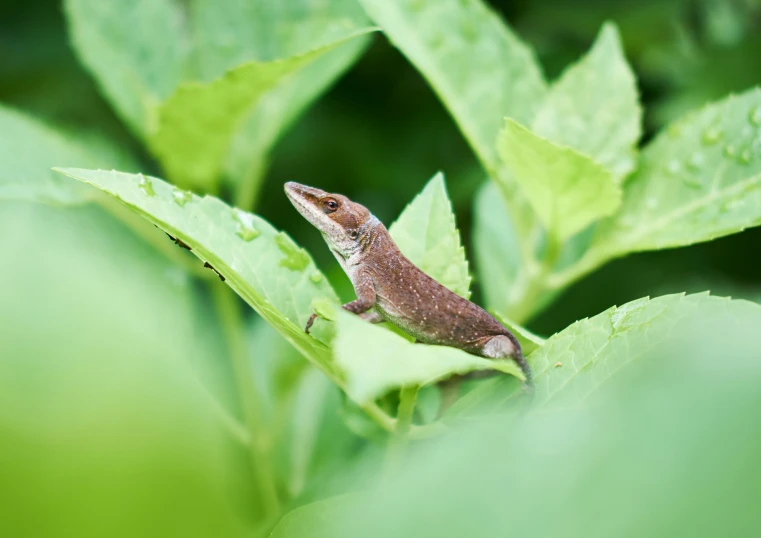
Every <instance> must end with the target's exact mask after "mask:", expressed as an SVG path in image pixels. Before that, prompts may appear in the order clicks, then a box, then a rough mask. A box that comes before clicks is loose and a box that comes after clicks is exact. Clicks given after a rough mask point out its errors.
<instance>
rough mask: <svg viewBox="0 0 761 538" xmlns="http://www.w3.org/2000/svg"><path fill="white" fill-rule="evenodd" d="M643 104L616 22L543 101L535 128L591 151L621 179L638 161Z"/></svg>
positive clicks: (606, 27) (586, 152) (562, 142)
mask: <svg viewBox="0 0 761 538" xmlns="http://www.w3.org/2000/svg"><path fill="white" fill-rule="evenodd" d="M641 115H642V110H641V108H640V106H639V104H638V99H637V86H636V80H635V78H634V74H633V73H632V71H631V68H630V67H629V65H628V64H627V63H626V58H625V57H624V53H623V50H622V47H621V40H620V38H619V35H618V31H617V30H616V27H615V25H613V24H610V23H607V24H605V25H603V27H602V30H600V34H599V35H598V36H597V40H596V41H595V43H594V45H593V46H592V49H591V50H590V51H589V52H588V53H587V54H586V56H584V57H583V58H582V59H581V60H580V61H579V62H578V63H576V64H574V65H572V66H570V67H569V68H567V69H566V70H565V71H564V73H563V74H562V76H561V77H560V78H559V79H558V81H557V82H555V83H554V84H553V85H552V86H551V87H550V91H549V93H548V94H547V98H546V99H545V101H544V102H543V103H542V106H541V107H540V109H539V112H538V113H537V115H536V118H535V119H534V121H533V123H532V124H531V125H532V130H533V131H534V132H535V133H536V134H538V135H540V136H543V137H544V138H547V139H548V140H550V141H552V142H554V143H555V144H558V145H561V146H569V147H571V148H573V149H575V150H576V151H578V152H579V153H582V154H583V155H585V156H587V157H590V158H591V159H593V160H594V161H596V162H597V163H599V164H601V165H602V166H603V167H605V168H607V169H608V170H610V171H611V172H612V173H613V177H614V179H616V180H621V179H622V178H623V177H624V176H626V175H627V174H629V172H631V171H632V170H633V169H634V167H635V164H636V157H637V151H636V145H637V141H638V140H639V137H640V134H641V133H640V124H641V121H642V118H641Z"/></svg>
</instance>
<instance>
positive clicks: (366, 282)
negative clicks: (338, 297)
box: [304, 272, 383, 334]
mask: <svg viewBox="0 0 761 538" xmlns="http://www.w3.org/2000/svg"><path fill="white" fill-rule="evenodd" d="M354 292H355V293H356V294H357V298H356V300H354V301H351V302H350V303H346V304H345V305H343V308H344V309H346V310H348V311H349V312H351V313H352V314H357V315H358V316H359V317H361V318H362V319H366V320H368V321H369V322H370V323H379V322H381V321H383V320H382V319H381V318H380V316H379V315H378V319H377V321H376V319H375V317H374V316H373V314H376V315H377V313H376V312H368V310H370V309H371V308H372V307H373V306H375V285H374V284H373V280H372V278H371V277H370V276H368V275H367V273H365V272H361V273H359V274H358V275H357V277H356V279H355V281H354ZM315 319H317V312H315V313H314V314H312V315H311V316H309V320H308V321H307V326H306V327H305V328H304V332H306V333H307V334H309V329H311V328H312V324H313V323H314V320H315Z"/></svg>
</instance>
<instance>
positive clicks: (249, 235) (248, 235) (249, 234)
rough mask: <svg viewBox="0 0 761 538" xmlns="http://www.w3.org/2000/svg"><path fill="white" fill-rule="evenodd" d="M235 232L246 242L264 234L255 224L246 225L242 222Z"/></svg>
mask: <svg viewBox="0 0 761 538" xmlns="http://www.w3.org/2000/svg"><path fill="white" fill-rule="evenodd" d="M235 233H236V234H237V235H238V237H240V238H241V239H243V240H244V241H246V242H248V241H251V240H253V239H256V238H257V237H259V236H260V235H262V232H261V231H260V230H258V229H256V228H254V227H253V226H246V225H245V224H243V223H242V222H239V223H238V227H237V229H236V230H235Z"/></svg>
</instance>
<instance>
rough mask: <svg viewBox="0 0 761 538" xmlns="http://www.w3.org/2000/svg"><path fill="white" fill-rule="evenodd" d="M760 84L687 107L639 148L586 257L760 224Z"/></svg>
mask: <svg viewBox="0 0 761 538" xmlns="http://www.w3.org/2000/svg"><path fill="white" fill-rule="evenodd" d="M760 133H761V90H759V89H754V90H750V91H748V92H745V93H743V94H741V95H738V96H734V97H730V98H728V99H725V100H723V101H720V102H718V103H714V104H711V105H709V106H706V107H705V108H702V109H700V110H697V111H695V112H693V113H691V114H688V115H687V116H686V117H685V118H683V119H681V120H679V121H677V122H675V123H673V124H672V125H670V126H669V127H668V128H667V129H666V130H665V132H663V133H661V134H660V135H658V137H657V138H656V139H655V140H654V141H653V142H651V143H650V144H649V145H648V146H647V147H646V148H645V150H644V151H643V152H642V159H641V163H640V167H639V170H638V171H637V173H636V174H635V175H634V176H633V177H632V178H631V179H630V180H629V181H628V182H627V184H626V192H625V195H624V201H623V204H622V206H621V210H620V211H619V212H618V213H617V214H616V215H615V217H612V218H610V219H608V220H606V221H604V222H603V223H601V225H600V230H599V234H598V237H597V238H596V244H595V245H593V247H592V250H591V251H590V252H588V258H587V261H589V262H591V261H595V262H596V263H599V261H601V260H603V259H607V258H609V257H613V256H618V255H622V254H625V253H628V252H635V251H643V250H653V249H662V248H670V247H679V246H685V245H690V244H693V243H698V242H701V241H708V240H711V239H714V238H716V237H721V236H723V235H729V234H732V233H736V232H739V231H741V230H743V229H745V228H748V227H751V226H758V225H759V224H761V155H759V153H758V143H759V135H760Z"/></svg>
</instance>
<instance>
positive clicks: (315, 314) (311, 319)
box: [304, 312, 317, 334]
mask: <svg viewBox="0 0 761 538" xmlns="http://www.w3.org/2000/svg"><path fill="white" fill-rule="evenodd" d="M315 319H317V312H315V313H314V314H312V315H311V316H309V319H308V320H307V326H306V327H304V332H305V333H307V334H309V329H311V328H312V325H314V320H315Z"/></svg>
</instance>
